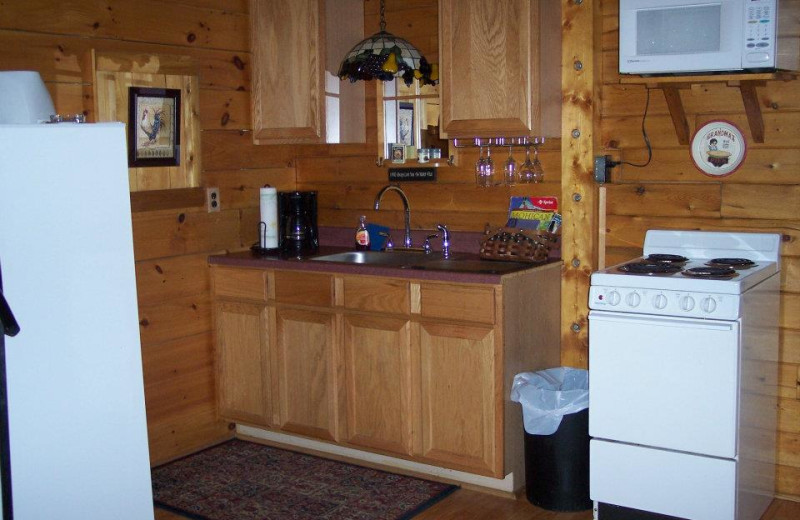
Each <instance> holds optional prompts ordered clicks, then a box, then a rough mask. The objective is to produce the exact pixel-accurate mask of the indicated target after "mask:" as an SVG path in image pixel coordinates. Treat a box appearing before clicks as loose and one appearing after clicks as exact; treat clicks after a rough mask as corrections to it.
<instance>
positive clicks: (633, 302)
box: [625, 291, 642, 307]
mask: <svg viewBox="0 0 800 520" xmlns="http://www.w3.org/2000/svg"><path fill="white" fill-rule="evenodd" d="M641 302H642V297H641V296H639V293H637V292H635V291H634V292H632V293H630V294H629V295H628V296H626V297H625V303H627V304H628V307H638V306H639V304H640V303H641Z"/></svg>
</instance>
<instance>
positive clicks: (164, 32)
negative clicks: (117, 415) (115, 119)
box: [0, 0, 295, 464]
mask: <svg viewBox="0 0 800 520" xmlns="http://www.w3.org/2000/svg"><path fill="white" fill-rule="evenodd" d="M248 27H249V20H248V7H247V1H246V0H226V1H224V2H222V1H217V0H181V1H179V2H176V1H167V0H163V1H160V0H143V1H142V2H128V1H127V0H104V1H99V0H65V1H53V0H30V1H28V0H26V1H14V2H5V3H4V4H3V5H2V6H0V49H1V50H0V69H3V70H19V69H26V70H31V69H32V70H37V71H39V72H40V74H41V75H42V77H43V78H44V80H45V82H46V85H47V87H48V89H49V91H50V93H51V95H52V97H53V100H54V103H55V106H56V110H57V111H58V112H59V113H62V114H72V113H79V112H82V111H83V110H84V108H85V104H86V103H85V99H84V95H85V94H87V89H88V93H89V94H91V88H92V85H91V83H90V82H91V78H92V77H93V71H91V70H87V68H89V67H90V66H91V65H90V64H91V60H87V59H86V56H87V53H88V51H90V50H91V49H94V50H95V51H97V52H99V53H108V54H114V55H115V56H118V57H119V56H125V55H130V56H131V57H132V59H134V60H137V61H139V60H141V59H142V58H143V57H145V58H149V59H151V60H154V61H155V62H157V60H158V57H159V56H165V55H169V56H188V57H190V58H191V59H192V60H193V61H196V62H197V64H198V67H197V76H198V79H199V85H200V106H199V112H200V120H201V127H202V141H201V148H202V164H203V173H202V179H201V183H202V184H203V185H204V186H212V185H213V186H219V187H220V190H221V200H222V207H223V211H221V212H219V213H207V212H206V210H205V193H204V190H202V189H195V190H169V191H162V192H142V193H137V194H134V195H133V196H132V205H133V208H134V214H133V215H132V219H133V230H134V247H135V256H136V276H137V286H138V287H137V289H138V295H139V319H140V324H141V326H140V331H141V339H142V358H143V365H144V383H145V398H146V406H147V417H148V432H149V440H150V454H151V463H153V464H158V463H159V462H163V461H165V460H168V459H171V458H174V457H176V456H179V455H181V454H184V453H187V452H191V451H193V450H196V449H198V448H200V447H202V446H205V445H208V444H210V443H213V442H216V441H217V440H219V439H222V438H226V437H228V436H230V435H231V433H230V432H229V431H228V428H227V425H226V424H224V423H223V422H221V421H219V420H218V419H217V417H216V406H215V400H214V399H215V398H214V392H215V390H214V377H213V375H214V372H213V370H214V367H213V364H212V360H213V355H212V353H213V352H212V348H213V347H212V333H211V331H212V324H211V301H210V291H209V279H208V272H207V271H208V269H207V267H206V257H207V256H208V254H210V253H214V252H224V251H226V250H232V249H240V248H242V247H243V246H247V245H249V244H250V243H251V242H252V241H254V239H255V236H256V231H252V232H250V231H249V229H250V225H251V224H252V222H251V221H252V218H250V219H249V220H248V216H249V214H250V213H253V211H252V208H253V207H254V206H255V205H257V188H258V187H259V186H260V185H263V184H265V183H271V184H273V185H276V186H278V187H279V188H283V189H285V188H291V187H293V186H294V166H293V157H294V155H295V153H294V151H293V150H284V149H282V150H277V151H270V150H268V149H266V148H264V147H261V148H258V147H256V146H254V145H252V144H251V139H250V136H249V129H250V115H249V113H250V107H249V103H250V95H249V90H250V73H249V70H250V63H249V59H250V58H249V30H248ZM89 115H90V116H92V115H93V114H91V113H90V114H89ZM243 222H246V223H247V226H248V227H247V231H243V230H244V229H245V228H244V226H243ZM98 420H102V418H98Z"/></svg>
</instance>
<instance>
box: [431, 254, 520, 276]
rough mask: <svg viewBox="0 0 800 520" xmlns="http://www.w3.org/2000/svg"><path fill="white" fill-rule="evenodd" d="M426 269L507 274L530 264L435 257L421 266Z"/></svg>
mask: <svg viewBox="0 0 800 520" xmlns="http://www.w3.org/2000/svg"><path fill="white" fill-rule="evenodd" d="M421 267H422V268H423V269H424V270H426V271H451V272H458V273H476V274H506V273H513V272H514V271H521V270H523V269H527V268H528V267H530V264H524V263H520V262H492V261H489V260H459V259H456V260H450V259H448V260H443V259H441V258H440V259H435V260H432V261H430V262H425V263H424V264H422V266H421Z"/></svg>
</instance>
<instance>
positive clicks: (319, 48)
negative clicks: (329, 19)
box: [250, 0, 338, 144]
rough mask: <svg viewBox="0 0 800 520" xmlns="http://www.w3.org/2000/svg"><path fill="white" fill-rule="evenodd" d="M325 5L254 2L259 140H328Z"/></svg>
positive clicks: (302, 0)
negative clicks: (324, 29)
mask: <svg viewBox="0 0 800 520" xmlns="http://www.w3.org/2000/svg"><path fill="white" fill-rule="evenodd" d="M321 6H322V0H292V1H291V2H287V1H286V0H251V1H250V19H251V23H250V26H251V48H252V52H253V59H252V60H251V63H252V64H253V71H252V94H251V95H252V106H253V133H254V138H255V139H256V141H257V142H259V143H264V144H282V143H321V142H325V135H324V130H325V105H324V103H325V90H324V80H325V76H324V70H325V69H324V67H325V60H324V57H325V55H324V48H323V47H324V38H323V31H322V18H321V16H322V13H324V10H323V9H322V8H321ZM337 81H338V80H337Z"/></svg>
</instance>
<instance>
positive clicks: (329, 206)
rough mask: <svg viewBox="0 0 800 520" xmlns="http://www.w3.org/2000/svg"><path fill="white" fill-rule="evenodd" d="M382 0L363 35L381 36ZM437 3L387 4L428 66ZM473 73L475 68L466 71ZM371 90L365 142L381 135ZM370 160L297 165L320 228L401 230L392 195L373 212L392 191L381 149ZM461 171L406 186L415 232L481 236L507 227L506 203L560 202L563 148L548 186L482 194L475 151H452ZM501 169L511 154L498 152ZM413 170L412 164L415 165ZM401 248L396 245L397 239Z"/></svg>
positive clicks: (434, 58)
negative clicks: (362, 221) (363, 219)
mask: <svg viewBox="0 0 800 520" xmlns="http://www.w3.org/2000/svg"><path fill="white" fill-rule="evenodd" d="M378 4H379V2H378V0H366V1H365V31H366V32H367V33H368V34H372V33H374V32H376V31H377V30H378V26H379V23H378V22H379V18H378V10H379V9H378ZM438 18H439V14H438V2H437V0H413V1H410V0H387V2H386V22H387V27H386V28H387V30H388V31H389V32H392V33H394V34H397V35H399V36H402V37H403V38H405V39H407V40H409V41H410V42H412V43H413V44H414V45H415V46H417V47H418V48H419V50H420V51H421V52H422V53H423V55H425V57H426V58H427V59H428V61H431V62H438V61H439V38H438ZM464 66H465V67H466V66H469V64H464ZM375 96H376V89H375V85H374V84H373V83H369V84H368V88H367V98H368V99H367V109H368V113H367V125H368V128H367V136H370V137H372V136H375V135H377V129H375V128H372V127H370V126H369V125H370V124H375V122H376V121H377V117H376V115H375V114H374V113H373V112H372V111H374V110H376V107H375V100H376V98H375ZM367 148H368V149H369V151H370V152H371V154H370V155H363V154H361V155H351V156H342V155H341V154H338V155H337V156H330V157H327V158H323V157H300V158H299V159H298V161H297V184H298V189H304V190H306V189H307V190H318V191H319V207H320V225H325V226H343V227H352V228H353V230H355V227H356V226H357V224H358V216H359V215H367V221H368V222H375V223H380V224H384V225H388V226H390V227H391V228H393V229H398V228H402V227H403V215H402V213H403V212H402V205H401V204H400V199H399V198H398V197H395V196H394V195H389V196H387V197H386V199H385V202H384V203H382V204H381V209H380V210H379V211H375V210H374V209H373V203H374V200H375V195H376V194H377V193H378V191H379V190H380V188H381V187H382V186H384V185H386V184H387V183H388V175H387V166H391V165H390V164H387V165H384V166H383V167H377V166H376V165H375V160H376V158H377V146H372V145H371V144H370V145H368V147H367ZM452 153H454V154H455V156H456V165H455V166H453V167H449V166H443V167H441V168H439V170H438V179H437V182H436V183H428V182H418V183H406V184H403V190H404V191H405V192H406V193H407V194H408V198H409V202H410V206H411V227H412V228H413V229H426V230H433V229H435V226H436V224H437V223H443V224H447V226H448V227H449V228H450V229H452V230H458V231H483V229H484V226H485V225H486V224H487V223H490V224H491V225H493V226H501V225H503V224H504V223H505V221H506V216H507V210H508V201H509V197H510V196H512V195H531V196H534V195H549V196H556V197H560V193H561V187H560V182H561V173H560V170H561V166H560V164H561V157H560V140H559V139H552V140H550V141H548V142H546V143H545V146H544V147H543V148H542V152H541V154H540V159H541V161H542V164H543V166H544V169H545V182H544V183H542V184H538V185H527V186H515V187H513V188H506V187H496V188H489V189H479V188H477V187H476V185H475V174H474V165H475V162H476V160H477V158H478V152H477V150H476V149H460V150H453V149H452V147H451V154H452ZM513 154H514V157H515V159H516V160H517V161H518V163H519V164H521V163H522V161H523V160H524V152H523V150H522V149H519V148H517V149H514V150H513ZM492 156H493V159H494V161H495V166H496V169H497V170H498V174H499V172H500V171H501V170H502V164H503V162H504V161H505V160H506V158H507V157H508V152H507V151H506V150H501V149H493V150H492ZM411 166H413V164H411ZM395 241H397V238H395Z"/></svg>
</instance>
